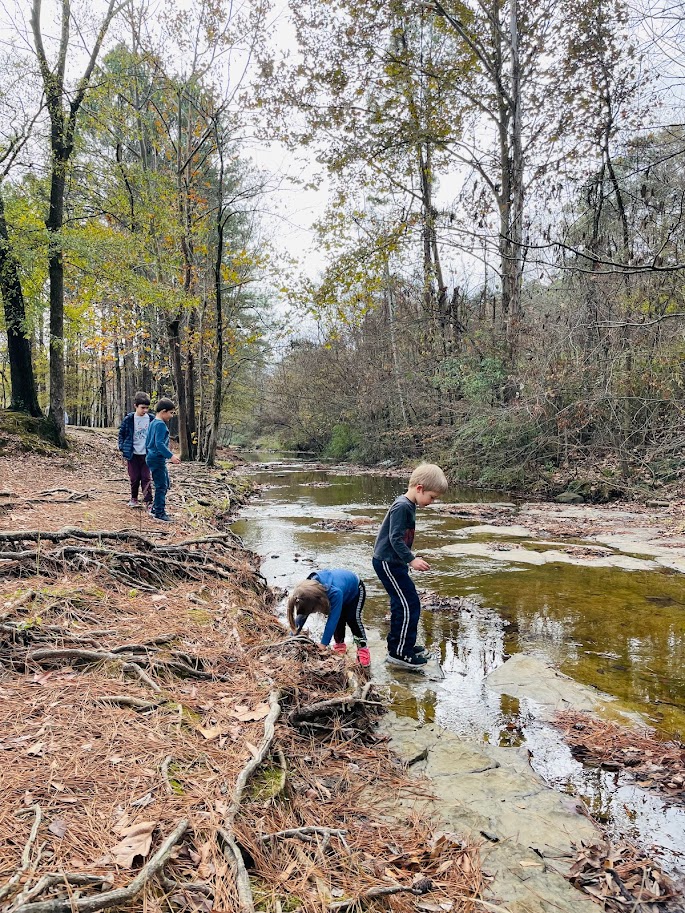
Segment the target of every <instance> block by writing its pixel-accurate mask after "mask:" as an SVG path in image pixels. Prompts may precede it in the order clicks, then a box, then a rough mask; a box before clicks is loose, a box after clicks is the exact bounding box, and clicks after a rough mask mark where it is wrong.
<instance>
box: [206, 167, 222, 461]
mask: <svg viewBox="0 0 685 913" xmlns="http://www.w3.org/2000/svg"><path fill="white" fill-rule="evenodd" d="M219 158H220V162H221V166H220V169H219V205H218V206H217V220H216V257H215V258H214V305H215V339H216V360H215V362H214V395H213V398H212V426H211V430H210V432H209V444H208V445H207V465H208V466H213V465H214V461H215V459H216V448H217V444H218V440H219V427H220V425H221V404H222V400H223V382H224V315H223V298H222V292H223V276H222V275H221V264H222V262H223V258H224V228H225V221H224V220H225V216H224V212H223V192H222V188H223V178H224V175H223V155H222V154H221V152H220V153H219Z"/></svg>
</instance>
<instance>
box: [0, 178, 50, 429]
mask: <svg viewBox="0 0 685 913" xmlns="http://www.w3.org/2000/svg"><path fill="white" fill-rule="evenodd" d="M0 294H1V295H2V302H3V306H4V312H5V327H6V329H7V353H8V356H9V363H10V383H11V388H12V392H11V399H10V409H13V410H15V411H17V412H28V414H29V415H34V416H40V415H42V414H43V413H42V412H41V410H40V406H39V405H38V394H37V392H36V380H35V375H34V373H33V361H32V359H31V342H30V340H29V337H28V336H27V334H26V309H25V307H24V294H23V291H22V287H21V280H20V278H19V264H18V262H17V259H16V257H15V256H14V253H13V251H12V246H11V241H10V238H9V233H8V231H7V222H6V220H5V201H4V198H3V196H2V188H1V187H0Z"/></svg>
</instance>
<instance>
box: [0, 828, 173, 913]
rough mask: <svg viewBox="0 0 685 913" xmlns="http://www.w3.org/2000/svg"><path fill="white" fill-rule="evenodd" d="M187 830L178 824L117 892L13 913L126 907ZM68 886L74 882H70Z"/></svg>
mask: <svg viewBox="0 0 685 913" xmlns="http://www.w3.org/2000/svg"><path fill="white" fill-rule="evenodd" d="M187 829H188V822H187V821H186V820H183V821H179V823H178V824H177V825H176V827H175V828H174V830H173V831H172V832H171V834H169V836H168V837H167V839H166V840H165V841H164V843H163V844H162V845H161V846H160V848H159V849H158V850H157V852H156V853H155V855H154V856H152V858H151V859H150V860H149V861H148V862H146V863H145V865H144V866H143V868H142V869H141V870H140V872H138V874H137V875H136V877H135V878H134V879H133V881H131V882H130V884H128V885H127V886H126V887H125V888H116V889H115V890H113V891H106V892H105V893H104V894H95V895H92V896H89V897H79V898H77V899H75V898H72V897H66V898H64V899H61V898H55V899H54V900H43V901H36V902H35V903H25V904H22V905H21V906H18V907H14V908H13V909H12V913H72V911H78V913H95V911H96V910H107V909H110V908H111V907H117V906H119V905H121V904H123V903H126V902H127V901H129V900H131V899H132V898H133V897H135V896H136V894H139V893H140V892H141V891H142V890H143V888H144V887H145V885H146V884H147V883H148V882H149V881H150V880H151V879H152V878H153V877H154V876H155V875H156V874H157V872H159V871H160V870H161V869H162V867H163V866H164V864H165V863H166V861H167V859H168V858H169V856H170V855H171V851H172V850H173V848H174V847H175V846H176V844H177V843H178V842H179V841H180V840H181V838H182V837H183V835H184V834H185V832H186V830H187ZM74 877H78V876H73V875H67V876H66V878H67V880H70V879H72V878H74ZM70 883H74V882H73V881H72V882H70Z"/></svg>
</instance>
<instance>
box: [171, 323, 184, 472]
mask: <svg viewBox="0 0 685 913" xmlns="http://www.w3.org/2000/svg"><path fill="white" fill-rule="evenodd" d="M180 332H181V317H180V315H177V316H176V317H174V318H173V319H172V320H167V338H168V340H169V355H170V359H171V370H172V373H173V378H174V386H175V387H176V406H177V408H178V441H179V444H180V446H181V459H182V460H189V459H190V447H189V444H188V426H187V424H186V421H185V419H186V416H187V414H188V410H187V404H186V385H185V377H184V376H183V365H182V363H181V337H180Z"/></svg>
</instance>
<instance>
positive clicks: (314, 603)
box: [288, 580, 331, 633]
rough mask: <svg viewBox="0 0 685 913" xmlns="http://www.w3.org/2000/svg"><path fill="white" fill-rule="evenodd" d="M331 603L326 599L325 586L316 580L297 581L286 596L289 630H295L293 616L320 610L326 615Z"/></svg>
mask: <svg viewBox="0 0 685 913" xmlns="http://www.w3.org/2000/svg"><path fill="white" fill-rule="evenodd" d="M330 609H331V604H330V602H329V601H328V594H327V593H326V587H325V586H324V585H323V584H322V583H319V581H318V580H303V581H302V582H301V583H298V584H297V586H296V587H295V589H294V590H293V591H292V593H291V594H290V596H288V624H289V625H290V630H291V631H292V632H293V633H295V632H296V631H297V623H296V621H295V616H297V615H311V614H312V613H313V612H321V614H323V615H328V613H329V612H330Z"/></svg>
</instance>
